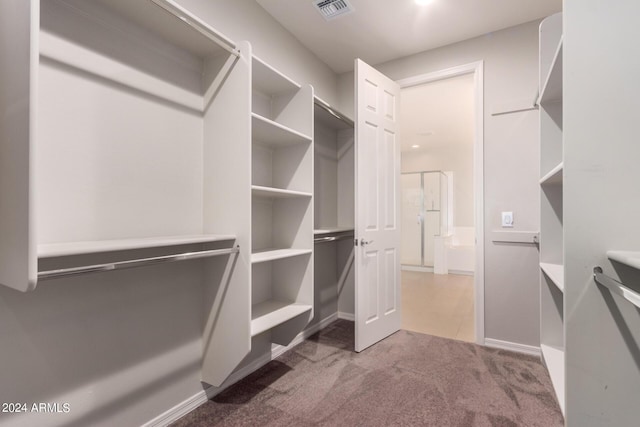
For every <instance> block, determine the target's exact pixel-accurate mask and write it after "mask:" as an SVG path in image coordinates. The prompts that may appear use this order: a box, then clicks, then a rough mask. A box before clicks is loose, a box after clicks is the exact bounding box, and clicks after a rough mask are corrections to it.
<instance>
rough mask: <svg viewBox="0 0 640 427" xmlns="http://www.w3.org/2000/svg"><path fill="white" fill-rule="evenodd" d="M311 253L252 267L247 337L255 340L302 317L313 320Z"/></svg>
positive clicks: (255, 264) (256, 264)
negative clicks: (249, 330) (256, 337)
mask: <svg viewBox="0 0 640 427" xmlns="http://www.w3.org/2000/svg"><path fill="white" fill-rule="evenodd" d="M312 258H313V257H312V256H311V251H307V252H306V253H304V254H300V255H299V256H295V257H287V258H280V259H274V260H270V261H265V262H260V263H254V264H253V267H252V308H251V335H252V336H255V335H258V334H261V333H263V332H266V331H268V330H270V329H273V328H275V327H278V326H280V325H283V324H285V323H286V322H288V321H290V320H292V319H294V318H296V317H297V316H300V315H303V314H306V316H307V317H306V321H309V320H311V317H312V316H313V262H312Z"/></svg>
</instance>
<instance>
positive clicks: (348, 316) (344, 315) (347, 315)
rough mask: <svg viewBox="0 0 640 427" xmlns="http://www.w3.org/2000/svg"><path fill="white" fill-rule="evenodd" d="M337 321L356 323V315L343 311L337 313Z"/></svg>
mask: <svg viewBox="0 0 640 427" xmlns="http://www.w3.org/2000/svg"><path fill="white" fill-rule="evenodd" d="M338 319H342V320H348V321H350V322H355V321H356V315H355V314H353V313H346V312H344V311H339V312H338Z"/></svg>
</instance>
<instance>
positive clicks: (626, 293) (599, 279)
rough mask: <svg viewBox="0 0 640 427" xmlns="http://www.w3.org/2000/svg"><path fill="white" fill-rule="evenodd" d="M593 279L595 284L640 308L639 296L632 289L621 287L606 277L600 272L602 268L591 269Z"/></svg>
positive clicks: (618, 283) (620, 284)
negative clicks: (604, 287)
mask: <svg viewBox="0 0 640 427" xmlns="http://www.w3.org/2000/svg"><path fill="white" fill-rule="evenodd" d="M593 279H594V280H595V281H596V283H599V284H601V285H602V286H606V287H607V289H609V290H610V291H611V292H613V293H614V294H617V295H620V296H621V297H622V298H624V299H626V300H627V301H629V302H630V303H631V304H633V305H635V306H636V307H638V308H640V294H639V293H638V292H636V291H634V290H633V289H631V288H629V287H627V286H625V285H623V284H622V283H620V282H618V281H617V280H615V279H612V278H611V277H609V276H607V275H606V274H604V273H603V272H602V268H600V267H594V269H593Z"/></svg>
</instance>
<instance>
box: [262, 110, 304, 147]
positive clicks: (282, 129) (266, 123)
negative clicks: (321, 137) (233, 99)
mask: <svg viewBox="0 0 640 427" xmlns="http://www.w3.org/2000/svg"><path fill="white" fill-rule="evenodd" d="M251 126H252V132H253V138H254V140H256V141H259V142H261V143H263V144H266V145H269V146H271V147H280V146H287V145H292V144H299V143H303V142H311V137H310V136H308V135H304V134H302V133H300V132H298V131H296V130H293V129H291V128H288V127H286V126H283V125H281V124H280V123H276V122H274V121H273V120H269V119H267V118H266V117H263V116H261V115H259V114H256V113H251Z"/></svg>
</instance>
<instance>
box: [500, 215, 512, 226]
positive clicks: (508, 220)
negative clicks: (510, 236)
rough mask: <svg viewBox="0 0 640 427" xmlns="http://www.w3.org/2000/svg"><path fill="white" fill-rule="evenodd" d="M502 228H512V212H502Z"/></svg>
mask: <svg viewBox="0 0 640 427" xmlns="http://www.w3.org/2000/svg"><path fill="white" fill-rule="evenodd" d="M502 227H503V228H512V227H513V212H502Z"/></svg>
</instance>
